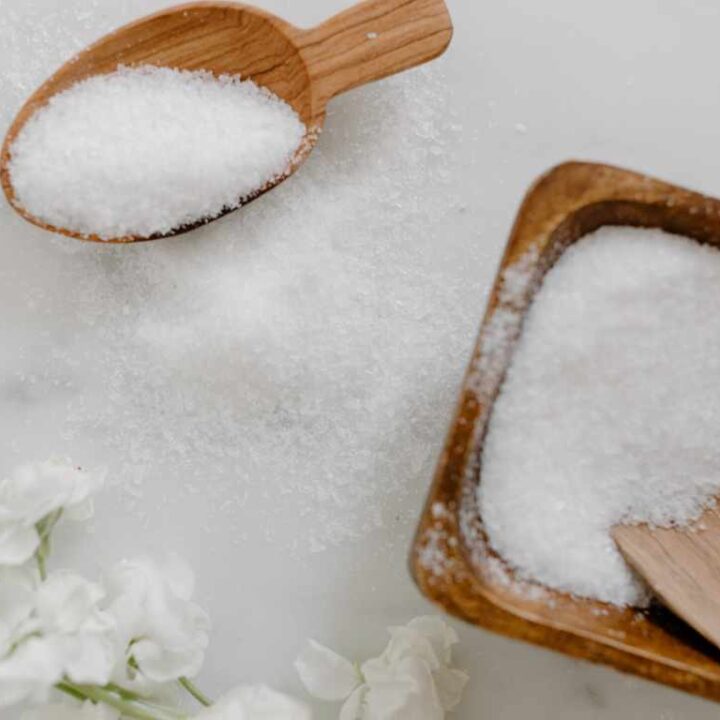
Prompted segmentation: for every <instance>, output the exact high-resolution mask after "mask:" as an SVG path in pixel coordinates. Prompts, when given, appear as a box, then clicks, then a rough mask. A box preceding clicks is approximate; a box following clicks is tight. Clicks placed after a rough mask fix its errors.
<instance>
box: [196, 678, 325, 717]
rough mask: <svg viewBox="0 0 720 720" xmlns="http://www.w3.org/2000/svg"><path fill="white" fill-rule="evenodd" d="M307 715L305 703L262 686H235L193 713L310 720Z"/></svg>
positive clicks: (307, 710) (206, 715)
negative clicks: (212, 703) (210, 703)
mask: <svg viewBox="0 0 720 720" xmlns="http://www.w3.org/2000/svg"><path fill="white" fill-rule="evenodd" d="M311 717H312V715H311V713H310V710H309V709H308V707H307V706H306V705H304V704H303V703H301V702H299V701H298V700H295V699H294V698H291V697H289V696H288V695H283V694H282V693H279V692H276V691H275V690H272V689H271V688H269V687H266V686H265V685H246V686H241V687H238V688H235V689H234V690H232V691H231V692H229V693H228V694H227V695H224V696H223V697H222V698H220V700H218V701H217V702H216V703H215V704H214V705H212V706H211V707H209V708H206V709H205V710H201V711H200V712H199V713H198V714H197V715H196V716H195V718H196V720H261V718H264V719H266V720H311Z"/></svg>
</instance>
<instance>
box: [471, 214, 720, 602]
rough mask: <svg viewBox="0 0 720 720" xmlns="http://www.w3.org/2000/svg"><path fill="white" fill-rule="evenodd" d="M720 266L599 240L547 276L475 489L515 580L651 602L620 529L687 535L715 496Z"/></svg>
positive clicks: (677, 250) (714, 260)
mask: <svg viewBox="0 0 720 720" xmlns="http://www.w3.org/2000/svg"><path fill="white" fill-rule="evenodd" d="M718 307H720V253H719V252H718V251H717V250H715V249H712V248H709V247H707V246H701V245H699V244H698V243H696V242H695V241H692V240H689V239H685V238H680V237H675V236H671V235H666V234H664V233H661V232H659V231H650V230H639V229H632V228H615V229H603V230H601V231H598V232H597V233H595V234H594V235H592V236H589V237H587V238H584V239H582V240H580V241H579V242H578V243H577V245H575V246H574V247H572V248H570V249H569V250H568V251H567V252H566V253H565V254H564V255H563V256H562V257H561V258H560V260H559V261H558V263H557V265H556V266H555V267H554V268H553V269H551V270H550V272H549V273H548V274H547V276H546V278H545V280H544V283H543V286H542V287H541V288H540V290H539V291H538V293H537V295H536V297H535V299H534V301H533V303H532V305H531V307H530V309H529V311H528V314H527V317H526V319H525V324H524V326H523V331H522V335H521V337H520V339H519V341H518V345H517V348H516V349H515V352H514V355H513V360H512V363H511V366H510V368H509V370H508V374H507V377H506V379H505V382H504V384H503V387H502V390H501V393H500V395H499V396H498V398H497V401H496V403H495V406H494V408H493V413H492V418H491V421H490V425H489V429H488V434H487V438H486V441H485V449H484V454H483V460H482V462H483V466H482V482H481V484H480V488H479V502H480V506H481V507H480V509H481V515H482V517H483V519H484V522H485V526H486V530H487V533H488V537H489V540H490V542H491V544H492V546H493V547H494V548H495V549H496V550H497V551H498V553H500V554H501V555H502V556H503V557H504V558H505V560H506V561H507V562H509V563H510V564H511V565H512V566H513V567H514V568H515V569H516V571H517V573H518V575H519V576H521V577H523V578H527V579H531V580H535V581H538V582H540V583H544V584H546V585H548V586H550V587H553V588H556V589H559V590H564V591H568V592H571V593H575V594H577V595H580V596H587V597H594V598H597V599H600V600H604V601H608V602H611V603H615V604H619V605H625V604H643V603H644V602H645V601H646V600H647V590H646V588H645V586H644V585H643V584H642V583H641V582H640V580H639V579H637V577H636V576H635V575H634V574H633V573H632V572H631V571H630V569H629V568H628V566H627V565H626V564H625V562H624V560H623V559H622V557H621V556H620V553H619V552H618V550H617V548H616V546H615V544H614V542H613V540H612V539H611V537H610V530H611V528H612V527H613V526H614V525H617V524H620V523H629V522H640V521H647V522H650V523H653V524H658V525H668V524H671V523H679V524H684V523H686V522H689V521H691V520H693V519H695V518H696V517H697V516H698V515H699V514H700V513H701V511H702V510H703V508H704V507H705V506H706V505H707V504H708V503H710V502H712V500H713V498H714V496H715V495H716V494H717V493H718V492H720V443H718V441H717V436H718V427H720V313H718V312H717V308H718Z"/></svg>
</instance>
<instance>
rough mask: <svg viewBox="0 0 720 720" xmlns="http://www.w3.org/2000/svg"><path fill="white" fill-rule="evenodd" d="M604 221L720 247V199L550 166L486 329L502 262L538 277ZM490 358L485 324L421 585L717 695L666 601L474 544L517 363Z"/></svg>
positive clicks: (716, 676)
mask: <svg viewBox="0 0 720 720" xmlns="http://www.w3.org/2000/svg"><path fill="white" fill-rule="evenodd" d="M603 225H632V226H638V227H656V228H661V229H663V230H665V231H667V232H672V233H677V234H679V235H685V236H688V237H691V238H695V239H697V240H698V241H700V242H705V243H710V244H713V245H715V246H718V247H720V201H718V200H716V199H713V198H708V197H705V196H703V195H699V194H698V193H694V192H691V191H689V190H684V189H682V188H679V187H676V186H674V185H670V184H668V183H665V182H662V181H660V180H655V179H653V178H649V177H647V176H645V175H641V174H638V173H634V172H630V171H627V170H622V169H620V168H615V167H610V166H608V165H598V164H593V163H579V162H571V163H566V164H564V165H560V166H558V167H556V168H554V169H552V170H551V171H550V172H548V173H547V174H545V175H543V176H542V177H541V178H540V179H539V180H538V181H537V182H536V183H535V184H534V185H533V186H532V187H531V188H530V190H529V192H528V194H527V195H526V197H525V199H524V201H523V203H522V206H521V208H520V209H519V211H518V214H517V217H516V220H515V224H514V227H513V229H512V232H511V234H510V238H509V241H508V244H507V246H506V250H505V254H504V257H503V259H502V261H501V265H500V269H499V271H498V275H497V279H496V282H495V285H494V288H493V290H492V293H491V296H490V300H489V303H488V306H487V308H486V311H485V317H484V320H483V325H482V327H483V328H485V327H487V325H488V323H490V322H491V321H492V319H493V316H494V313H495V312H496V311H497V310H498V309H500V310H502V309H503V305H502V294H501V290H502V279H501V275H502V271H503V270H504V269H505V268H506V267H508V266H509V265H512V264H513V263H514V262H516V261H517V260H518V259H520V258H528V257H529V258H531V262H530V263H529V269H530V271H531V272H532V274H533V277H534V279H535V281H536V286H537V285H539V283H540V282H541V281H542V277H543V276H544V274H545V273H546V272H547V270H548V269H549V268H550V267H551V266H552V264H553V263H554V262H555V260H556V259H557V258H558V257H559V256H560V255H561V254H562V252H563V251H564V250H565V249H566V248H567V247H568V246H570V245H571V244H572V243H574V242H576V241H577V240H578V239H579V238H581V237H582V236H583V235H586V234H588V233H590V232H593V231H594V230H596V229H597V228H599V227H601V226H603ZM531 302H532V293H529V294H528V296H527V297H526V298H525V299H524V300H523V301H522V303H521V304H519V305H516V306H515V309H518V310H519V311H520V312H521V313H524V312H525V311H526V310H527V308H528V307H529V305H530V303H531ZM493 357H494V356H493V347H492V346H491V345H489V346H487V347H486V346H485V345H484V343H483V341H482V328H481V336H480V338H479V339H478V342H477V344H476V347H475V351H474V353H473V357H472V359H471V363H470V366H469V368H468V372H467V374H466V377H465V380H464V383H463V386H462V389H461V392H460V398H459V403H458V407H457V410H456V413H455V416H454V419H453V421H452V424H451V427H450V430H449V433H448V436H447V439H446V443H445V447H444V450H443V452H442V455H441V457H440V459H439V462H438V466H437V469H436V472H435V478H434V480H433V483H432V486H431V489H430V492H429V494H428V497H427V501H426V504H425V509H424V511H423V514H422V517H421V519H420V523H419V526H418V530H417V533H416V536H415V541H414V543H413V548H412V551H411V554H410V567H411V570H412V573H413V577H414V578H415V581H416V582H417V584H418V586H419V587H420V589H421V590H422V592H423V593H424V594H425V595H426V596H427V597H428V598H430V599H431V600H432V601H434V602H435V603H437V604H438V605H440V606H441V607H442V608H444V609H445V610H447V611H448V612H450V613H452V614H454V615H456V616H458V617H461V618H464V619H465V620H467V621H468V622H471V623H474V624H476V625H479V626H482V627H485V628H487V629H490V630H493V631H495V632H498V633H502V634H503V635H508V636H510V637H514V638H519V639H522V640H526V641H528V642H533V643H536V644H538V645H543V646H545V647H548V648H551V649H554V650H557V651H560V652H563V653H565V654H568V655H572V656H574V657H578V658H584V659H587V660H591V661H593V662H601V663H605V664H608V665H611V666H613V667H615V668H617V669H619V670H622V671H625V672H630V673H634V674H636V675H640V676H642V677H645V678H648V679H651V680H655V681H657V682H661V683H664V684H667V685H672V686H673V687H676V688H680V689H682V690H686V691H688V692H692V693H696V694H698V695H702V696H704V697H707V698H711V699H714V700H720V651H718V649H717V648H716V647H715V646H713V645H712V644H710V643H708V642H707V641H706V640H705V639H704V638H703V637H702V636H701V635H699V634H698V633H696V632H695V631H694V630H693V629H692V628H690V627H689V626H687V625H686V624H685V623H683V622H681V621H678V620H677V619H676V618H675V616H674V615H672V614H670V613H668V612H667V611H665V610H664V609H663V608H661V607H653V608H651V609H650V610H649V611H645V612H639V611H637V610H634V609H632V608H625V609H622V608H616V607H613V606H610V605H606V604H603V603H600V602H595V601H590V600H581V599H578V598H575V597H572V596H570V595H566V594H564V593H559V592H554V591H547V593H546V594H545V596H544V597H538V596H537V594H532V593H528V592H523V591H522V590H519V589H518V587H517V586H516V585H515V584H512V583H510V584H509V583H508V582H507V581H506V580H505V579H504V576H503V574H502V573H498V572H497V568H498V567H502V565H503V561H502V559H501V558H499V557H497V556H496V555H494V554H493V553H492V552H487V551H484V552H481V551H478V548H481V547H482V541H483V540H484V539H485V538H484V530H483V524H482V517H481V516H480V513H479V510H478V507H477V502H476V498H477V486H478V483H480V482H482V444H483V438H484V434H485V430H486V428H487V423H488V419H489V417H490V413H491V411H492V405H493V402H494V400H495V397H496V396H497V393H498V391H499V388H500V385H501V383H502V379H503V376H504V370H505V369H506V368H507V364H508V363H509V361H510V358H509V357H508V358H503V359H502V367H501V371H500V372H499V373H497V376H496V375H495V374H490V375H487V374H486V375H485V376H483V375H481V374H479V372H478V368H480V367H483V366H484V364H485V365H487V364H488V362H489V361H490V364H492V362H497V361H496V360H493ZM505 569H506V571H507V572H511V571H510V570H509V569H508V568H505Z"/></svg>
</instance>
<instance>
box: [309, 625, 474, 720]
mask: <svg viewBox="0 0 720 720" xmlns="http://www.w3.org/2000/svg"><path fill="white" fill-rule="evenodd" d="M457 641H458V638H457V635H456V633H455V631H454V630H453V629H452V628H451V627H450V626H449V625H447V624H446V623H445V622H443V621H442V620H441V619H439V618H434V617H420V618H415V619H414V620H412V621H410V622H409V623H408V624H407V625H405V626H403V627H395V628H390V642H389V643H388V646H387V647H386V648H385V650H384V651H383V653H382V655H380V656H379V657H377V658H373V659H371V660H368V661H367V662H365V663H363V664H362V665H361V666H360V670H359V672H358V671H357V670H356V669H355V667H354V666H353V665H352V663H350V661H349V660H346V659H345V658H343V657H341V656H340V655H338V654H337V653H334V652H333V651H332V650H329V649H328V648H325V647H323V646H322V645H319V644H318V643H316V642H314V641H310V642H309V643H308V645H307V647H306V648H305V650H304V651H303V652H302V653H301V654H300V657H298V659H297V661H296V663H295V667H296V668H297V670H298V673H299V674H300V679H301V680H302V681H303V683H304V685H305V686H306V688H307V689H308V691H309V692H310V693H311V694H312V695H314V696H316V697H319V698H322V699H325V700H345V703H344V705H343V707H342V710H341V711H340V720H442V719H443V718H444V717H445V713H446V711H448V710H452V709H453V708H454V707H455V706H456V705H457V704H458V702H460V696H461V695H462V691H463V688H464V686H465V683H466V682H467V679H468V678H467V675H466V674H465V673H463V672H461V671H460V670H456V669H454V668H452V667H450V663H451V660H452V657H451V656H452V646H453V645H455V644H456V643H457Z"/></svg>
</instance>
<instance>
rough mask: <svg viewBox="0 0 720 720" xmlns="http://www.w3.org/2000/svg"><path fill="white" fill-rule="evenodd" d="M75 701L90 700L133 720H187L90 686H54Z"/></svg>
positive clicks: (181, 715) (171, 712)
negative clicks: (141, 705)
mask: <svg viewBox="0 0 720 720" xmlns="http://www.w3.org/2000/svg"><path fill="white" fill-rule="evenodd" d="M55 687H56V688H57V689H58V690H60V691H61V692H64V693H65V694H67V695H70V696H71V697H74V698H75V699H76V700H90V701H91V702H93V703H96V704H99V703H102V704H104V705H107V706H108V707H111V708H114V709H115V710H117V711H118V712H119V713H120V714H121V715H122V716H123V717H127V718H133V720H187V716H186V715H183V714H181V713H179V712H177V711H175V710H171V709H170V708H162V707H151V706H147V708H146V707H140V706H139V705H138V704H137V703H135V702H131V701H129V700H123V699H122V698H120V697H118V696H117V695H115V694H114V693H113V692H111V691H109V690H106V689H104V688H99V687H95V686H92V685H75V684H74V683H71V682H69V681H67V680H66V681H64V682H60V683H58V684H57V685H56V686H55Z"/></svg>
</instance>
